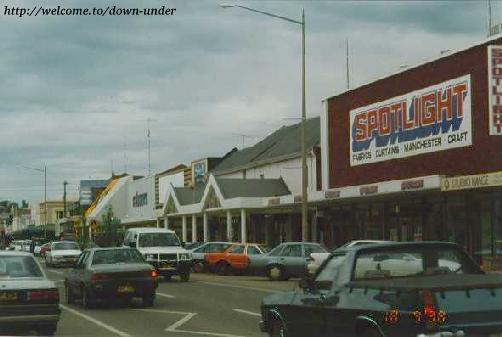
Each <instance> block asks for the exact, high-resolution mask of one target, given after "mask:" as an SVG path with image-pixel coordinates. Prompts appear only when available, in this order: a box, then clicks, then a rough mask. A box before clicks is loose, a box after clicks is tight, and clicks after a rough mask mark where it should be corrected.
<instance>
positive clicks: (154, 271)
mask: <svg viewBox="0 0 502 337" xmlns="http://www.w3.org/2000/svg"><path fill="white" fill-rule="evenodd" d="M150 277H151V278H156V277H157V271H156V270H152V271H151V272H150Z"/></svg>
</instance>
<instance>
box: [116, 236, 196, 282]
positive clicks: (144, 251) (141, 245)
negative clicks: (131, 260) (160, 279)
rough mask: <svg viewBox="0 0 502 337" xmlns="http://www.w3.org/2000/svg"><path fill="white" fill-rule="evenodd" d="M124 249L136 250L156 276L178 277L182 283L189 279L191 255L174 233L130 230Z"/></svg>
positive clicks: (125, 238) (125, 239)
mask: <svg viewBox="0 0 502 337" xmlns="http://www.w3.org/2000/svg"><path fill="white" fill-rule="evenodd" d="M122 245H123V246H124V247H131V248H136V249H138V250H139V252H140V253H141V255H143V257H144V258H145V260H146V262H148V263H150V264H151V265H152V266H154V267H155V269H156V270H157V273H158V275H161V276H164V278H166V279H169V278H171V276H173V275H179V276H180V279H181V281H182V282H187V281H188V280H189V279H190V266H191V264H192V260H191V255H190V252H189V251H188V250H186V249H185V248H183V247H182V245H181V241H180V239H179V238H178V236H177V235H176V233H175V232H174V231H172V230H169V229H164V228H151V227H143V228H131V229H129V230H128V231H127V233H126V235H125V237H124V242H123V244H122Z"/></svg>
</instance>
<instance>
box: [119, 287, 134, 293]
mask: <svg viewBox="0 0 502 337" xmlns="http://www.w3.org/2000/svg"><path fill="white" fill-rule="evenodd" d="M117 292H118V293H133V292H134V288H133V287H132V286H120V287H118V288H117Z"/></svg>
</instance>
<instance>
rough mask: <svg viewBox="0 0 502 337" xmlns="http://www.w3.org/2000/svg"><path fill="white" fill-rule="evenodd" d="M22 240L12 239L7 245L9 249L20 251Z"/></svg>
mask: <svg viewBox="0 0 502 337" xmlns="http://www.w3.org/2000/svg"><path fill="white" fill-rule="evenodd" d="M22 247H23V240H13V241H11V243H10V245H9V250H15V251H18V252H20V251H22Z"/></svg>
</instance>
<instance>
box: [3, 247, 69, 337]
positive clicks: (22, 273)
mask: <svg viewBox="0 0 502 337" xmlns="http://www.w3.org/2000/svg"><path fill="white" fill-rule="evenodd" d="M59 315H60V309H59V293H58V289H57V288H56V285H55V284H54V282H52V281H49V280H48V279H47V277H46V276H45V274H44V272H43V271H42V268H40V265H39V264H38V262H37V261H36V260H35V258H34V257H33V255H32V254H30V253H25V252H18V251H5V252H0V334H2V333H4V332H7V333H8V332H9V331H15V332H16V333H17V332H19V331H26V332H28V331H36V332H37V333H38V335H40V336H52V335H54V334H55V332H56V329H57V324H58V321H59Z"/></svg>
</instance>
